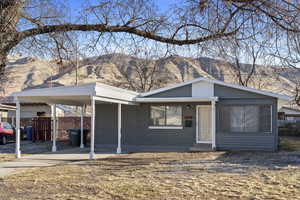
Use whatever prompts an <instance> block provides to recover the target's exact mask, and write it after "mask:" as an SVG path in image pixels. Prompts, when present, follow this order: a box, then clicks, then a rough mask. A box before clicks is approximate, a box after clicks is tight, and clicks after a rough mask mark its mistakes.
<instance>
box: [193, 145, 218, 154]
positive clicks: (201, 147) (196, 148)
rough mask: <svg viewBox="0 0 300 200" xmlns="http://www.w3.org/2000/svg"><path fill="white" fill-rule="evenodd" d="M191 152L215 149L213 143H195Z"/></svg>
mask: <svg viewBox="0 0 300 200" xmlns="http://www.w3.org/2000/svg"><path fill="white" fill-rule="evenodd" d="M189 151H190V152H211V151H213V149H212V145H211V144H194V146H192V147H190V148H189Z"/></svg>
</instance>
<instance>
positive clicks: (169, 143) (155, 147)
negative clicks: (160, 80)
mask: <svg viewBox="0 0 300 200" xmlns="http://www.w3.org/2000/svg"><path fill="white" fill-rule="evenodd" d="M191 88H192V86H191V85H187V86H183V87H179V88H175V89H171V90H169V91H165V92H162V93H159V94H154V95H151V96H149V97H189V96H192V94H191V93H192V89H191ZM214 96H217V97H219V101H218V102H217V103H216V146H217V150H271V151H273V150H276V149H277V146H278V133H277V114H276V113H277V99H276V98H272V97H268V96H264V95H260V94H255V93H251V92H246V91H242V90H238V89H233V88H228V87H224V86H220V85H215V86H214ZM168 104H169V105H171V104H176V105H181V106H182V120H183V122H182V125H183V129H149V120H150V106H151V105H159V103H152V104H150V103H142V104H139V105H122V140H121V142H122V149H123V150H124V149H125V151H143V149H145V148H146V149H147V148H148V149H150V150H151V151H161V150H162V149H169V150H174V151H181V150H182V151H187V150H188V148H189V147H192V146H193V145H194V144H195V143H196V105H201V104H210V102H206V103H203V102H202V103H200V102H199V103H168ZM164 105H165V104H164ZM187 105H190V106H187ZM222 105H272V132H271V133H247V134H245V133H224V132H221V131H220V130H221V129H220V123H219V122H220V121H219V118H220V116H219V111H220V106H222ZM186 117H192V127H184V125H185V124H184V120H185V118H186ZM95 120H96V123H95V143H96V144H97V145H99V146H101V145H102V146H103V145H108V146H112V147H114V148H116V146H117V140H118V136H117V104H97V105H96V119H95Z"/></svg>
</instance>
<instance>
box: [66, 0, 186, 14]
mask: <svg viewBox="0 0 300 200" xmlns="http://www.w3.org/2000/svg"><path fill="white" fill-rule="evenodd" d="M153 1H154V3H155V4H156V5H157V6H158V8H159V10H160V12H165V11H167V10H168V8H169V7H170V6H171V5H172V4H174V3H176V2H180V1H181V0H153ZM84 2H86V0H68V4H69V5H70V7H71V8H72V12H75V13H76V11H79V10H80V8H81V5H82V3H84ZM88 2H90V3H91V4H94V5H95V4H97V3H98V2H101V0H88Z"/></svg>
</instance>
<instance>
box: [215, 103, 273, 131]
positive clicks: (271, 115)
mask: <svg viewBox="0 0 300 200" xmlns="http://www.w3.org/2000/svg"><path fill="white" fill-rule="evenodd" d="M231 106H241V107H245V106H258V107H260V106H268V107H270V130H269V131H260V130H259V131H258V132H253V131H249V132H246V131H231V130H230V131H223V130H222V128H221V127H222V125H221V120H222V119H221V114H220V109H218V121H219V123H218V129H219V130H220V131H219V132H221V133H223V134H233V135H234V134H242V135H247V134H249V135H253V134H265V135H270V134H272V133H273V105H272V104H221V105H220V107H219V108H221V107H231Z"/></svg>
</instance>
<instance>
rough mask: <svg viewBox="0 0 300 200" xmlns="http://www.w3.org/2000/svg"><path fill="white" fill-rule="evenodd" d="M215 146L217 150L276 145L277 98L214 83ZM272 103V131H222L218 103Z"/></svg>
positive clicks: (268, 149) (255, 148)
mask: <svg viewBox="0 0 300 200" xmlns="http://www.w3.org/2000/svg"><path fill="white" fill-rule="evenodd" d="M215 96H219V97H220V98H219V101H218V102H217V104H216V112H217V113H216V118H217V121H216V146H217V149H218V150H267V151H274V150H277V147H278V128H277V99H276V98H271V97H266V96H263V95H258V94H254V93H250V92H245V91H240V90H237V89H232V88H226V87H223V86H218V85H215ZM225 104H227V105H272V133H260V132H258V133H222V132H221V131H220V123H219V119H220V116H219V109H220V105H225Z"/></svg>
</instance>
